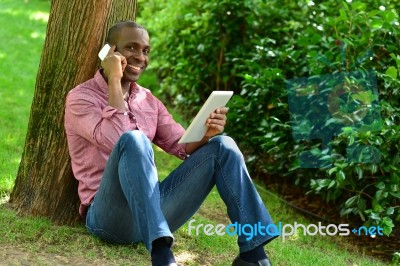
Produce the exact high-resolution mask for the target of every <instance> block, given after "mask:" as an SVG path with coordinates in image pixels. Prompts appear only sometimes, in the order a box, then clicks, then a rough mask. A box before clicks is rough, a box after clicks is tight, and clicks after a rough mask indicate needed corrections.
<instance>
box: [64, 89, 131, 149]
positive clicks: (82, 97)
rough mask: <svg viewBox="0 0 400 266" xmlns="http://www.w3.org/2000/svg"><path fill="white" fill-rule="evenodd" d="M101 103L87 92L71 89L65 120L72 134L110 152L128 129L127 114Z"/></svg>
mask: <svg viewBox="0 0 400 266" xmlns="http://www.w3.org/2000/svg"><path fill="white" fill-rule="evenodd" d="M102 105H103V104H101V103H100V102H98V99H96V98H95V97H92V96H90V95H88V94H87V93H82V92H81V91H72V92H70V93H69V94H68V96H67V101H66V113H65V122H66V127H67V128H70V131H71V132H74V134H76V135H79V136H81V137H83V138H85V139H86V140H88V141H90V142H91V143H93V144H94V145H96V146H98V147H101V148H102V149H105V150H106V151H107V152H111V151H112V149H113V147H114V145H115V143H116V142H117V140H118V139H119V137H120V136H121V135H122V134H123V133H124V132H125V131H127V130H129V127H130V122H129V115H128V114H127V112H123V111H121V110H118V109H116V108H113V107H111V106H102Z"/></svg>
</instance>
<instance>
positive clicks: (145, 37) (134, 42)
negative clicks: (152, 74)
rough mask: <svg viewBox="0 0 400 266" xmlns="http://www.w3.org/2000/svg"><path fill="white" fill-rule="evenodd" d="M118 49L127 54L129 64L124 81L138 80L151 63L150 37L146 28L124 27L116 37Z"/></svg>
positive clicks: (122, 53) (124, 54)
mask: <svg viewBox="0 0 400 266" xmlns="http://www.w3.org/2000/svg"><path fill="white" fill-rule="evenodd" d="M115 45H116V46H117V48H116V50H117V52H119V53H120V54H121V55H123V56H125V58H126V61H127V63H128V65H127V66H126V68H125V70H124V76H123V78H122V81H126V82H136V81H137V80H138V79H139V77H140V75H141V74H142V72H143V71H144V70H145V69H146V67H147V65H148V64H149V53H150V38H149V34H148V33H147V31H146V30H144V29H140V28H133V27H124V28H122V29H121V30H120V32H119V34H118V37H117V38H116V43H115Z"/></svg>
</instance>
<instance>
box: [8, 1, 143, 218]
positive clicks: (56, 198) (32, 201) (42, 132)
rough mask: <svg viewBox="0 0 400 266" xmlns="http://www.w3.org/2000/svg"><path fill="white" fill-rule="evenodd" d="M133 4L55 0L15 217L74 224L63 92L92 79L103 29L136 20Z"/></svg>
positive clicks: (73, 184)
mask: <svg viewBox="0 0 400 266" xmlns="http://www.w3.org/2000/svg"><path fill="white" fill-rule="evenodd" d="M136 7H137V0H102V1H98V0H67V1H66V0H53V1H52V3H51V10H50V18H49V22H48V25H47V34H46V40H45V44H44V48H43V52H42V57H41V62H40V66H39V71H38V75H37V79H36V87H35V95H34V99H33V102H32V109H31V114H30V120H29V127H28V133H27V136H26V141H25V147H24V152H23V155H22V159H21V163H20V166H19V170H18V175H17V178H16V181H15V186H14V190H13V192H12V194H11V196H10V204H11V206H13V207H14V208H15V209H16V210H17V211H18V213H20V214H27V215H34V216H46V217H49V218H50V219H51V220H52V221H54V222H55V223H57V224H70V225H72V224H76V223H78V222H80V217H79V214H78V206H79V198H78V194H77V187H78V182H77V181H76V179H75V178H74V177H73V174H72V169H71V163H70V157H69V154H68V148H67V141H66V136H65V131H64V108H65V97H66V95H67V93H68V92H69V91H70V90H71V89H72V88H74V87H75V86H76V85H78V84H79V83H82V82H84V81H86V80H88V79H90V78H92V77H93V75H94V73H95V72H96V70H97V68H98V65H99V60H98V57H97V53H98V51H99V50H100V48H101V46H102V44H103V43H104V39H105V35H106V32H107V29H108V28H109V27H110V26H111V25H112V24H114V23H115V22H117V21H120V20H125V19H130V20H135V13H136Z"/></svg>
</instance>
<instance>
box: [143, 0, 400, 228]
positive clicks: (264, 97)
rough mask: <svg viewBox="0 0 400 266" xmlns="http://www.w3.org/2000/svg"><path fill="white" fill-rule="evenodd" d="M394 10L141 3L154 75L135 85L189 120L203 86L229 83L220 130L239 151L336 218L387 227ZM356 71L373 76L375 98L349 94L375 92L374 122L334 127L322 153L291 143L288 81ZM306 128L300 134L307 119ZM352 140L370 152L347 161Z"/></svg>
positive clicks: (393, 165) (343, 5) (391, 6)
mask: <svg viewBox="0 0 400 266" xmlns="http://www.w3.org/2000/svg"><path fill="white" fill-rule="evenodd" d="M397 10H400V3H398V2H397V1H387V0H384V1H372V0H367V1H333V0H330V1H321V2H318V3H315V2H313V1H304V0H300V1H285V0H283V1H277V0H275V1H274V0H272V1H265V0H243V1H235V0H221V1H214V2H209V1H194V0H177V1H164V0H162V1H161V0H158V1H155V0H147V1H141V2H140V3H139V13H138V18H139V19H138V21H139V22H140V23H142V24H143V25H144V26H146V27H147V29H148V30H149V32H150V35H151V40H152V58H153V59H152V63H151V69H150V71H151V72H152V73H153V74H154V75H156V77H157V79H158V81H159V82H160V86H158V85H157V83H154V84H144V85H146V86H152V90H153V91H154V90H158V93H159V94H160V95H162V96H163V97H164V98H165V99H164V100H166V101H167V102H169V103H173V104H175V105H176V106H177V107H178V108H179V109H180V111H181V112H182V113H183V114H184V115H185V117H186V119H190V118H191V117H193V115H194V114H195V113H196V112H197V110H198V108H199V107H200V106H201V104H202V103H203V102H204V100H205V98H206V97H207V96H208V95H209V93H210V92H211V91H213V90H233V91H234V92H235V96H234V98H233V100H232V101H231V102H230V103H229V107H230V109H231V111H230V112H229V117H228V121H229V125H228V127H227V129H226V131H227V133H228V134H230V135H231V136H233V137H234V138H235V139H236V140H237V142H238V143H239V144H240V146H241V148H242V149H243V150H245V152H246V154H247V155H248V163H249V165H250V166H251V168H252V170H255V169H258V170H260V169H261V170H262V171H264V172H265V173H267V175H266V176H279V177H281V178H285V179H286V180H289V181H290V182H293V183H294V184H297V185H298V186H301V187H303V188H305V190H306V191H309V192H313V193H317V194H320V195H321V197H323V198H324V199H325V200H327V201H328V202H331V203H332V204H334V205H336V206H338V211H340V213H341V215H343V216H350V217H351V218H355V217H358V219H359V221H360V222H361V223H364V224H366V225H379V226H381V227H382V228H383V231H384V233H385V234H386V235H390V234H391V232H392V230H393V228H395V224H398V223H399V222H400V188H399V183H400V181H399V160H400V158H399V154H398V153H399V140H400V135H399V134H400V133H399V114H400V112H399V111H400V109H399V107H398V102H399V93H400V91H399V88H400V80H399V75H398V73H399V71H400V55H399V41H400V40H399V34H400V28H399V17H398V13H397ZM154 14H157V15H156V16H155V15H154ZM354 71H372V72H373V73H374V75H376V80H377V83H376V93H377V96H378V97H375V98H374V95H372V94H369V95H368V96H366V97H367V98H363V99H361V98H360V97H361V96H360V95H355V94H357V93H353V94H351V93H348V95H349V96H351V101H352V102H356V103H358V104H359V103H360V102H362V103H369V104H371V102H374V101H375V103H377V101H378V99H377V98H379V108H380V109H379V110H378V111H379V113H380V118H379V121H375V122H374V119H372V121H364V122H363V123H364V124H363V125H361V126H360V125H358V126H354V125H350V126H346V127H343V128H342V130H341V131H339V132H337V134H335V135H334V136H333V139H332V141H331V142H330V143H329V146H330V147H331V150H330V151H331V152H330V153H327V152H326V150H324V147H322V146H321V145H322V144H321V143H319V142H318V141H307V140H305V141H304V140H303V141H301V140H296V139H294V138H293V135H292V134H293V132H292V126H293V121H291V119H293V117H291V115H290V110H289V106H288V93H287V84H288V82H291V81H292V80H293V79H295V78H301V77H306V78H308V77H319V78H320V80H319V81H318V82H321V77H323V76H322V75H337V74H346V73H350V72H354ZM357 99H361V101H360V100H357ZM375 111H376V110H375ZM331 118H332V119H331V120H329V121H330V122H329V123H331V124H332V125H338V123H339V122H338V121H337V119H335V117H331ZM375 120H376V119H375ZM324 121H326V119H325V120H324ZM306 126H308V128H307V130H306V131H308V132H310V131H312V130H313V129H315V127H316V125H313V124H310V125H306ZM350 145H351V146H352V147H356V148H359V149H360V151H361V152H360V153H359V154H356V155H354V156H355V157H357V156H358V157H359V156H365V155H367V156H369V157H371V152H370V150H363V147H365V146H366V145H368V146H370V147H374V148H375V149H377V150H378V151H379V158H378V159H379V160H375V161H374V160H370V161H368V160H367V161H366V162H365V161H364V163H360V162H357V160H356V161H351V160H348V159H347V158H346V147H349V146H350ZM308 150H311V151H313V156H316V157H315V158H317V160H322V161H324V160H328V161H329V162H331V163H332V164H331V165H330V166H329V167H322V168H320V169H307V168H302V167H301V165H300V162H299V158H300V156H301V154H302V153H303V152H304V151H308Z"/></svg>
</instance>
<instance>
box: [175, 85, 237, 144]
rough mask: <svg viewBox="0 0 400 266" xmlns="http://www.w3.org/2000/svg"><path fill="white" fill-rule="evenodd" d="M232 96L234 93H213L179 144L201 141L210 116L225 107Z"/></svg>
mask: <svg viewBox="0 0 400 266" xmlns="http://www.w3.org/2000/svg"><path fill="white" fill-rule="evenodd" d="M232 95H233V91H213V92H212V93H211V94H210V96H209V97H208V99H207V101H206V102H205V103H204V105H203V106H202V107H201V109H200V111H199V112H198V113H197V115H196V117H195V118H194V119H193V121H192V123H191V124H190V125H189V127H188V128H187V129H186V131H185V134H183V136H182V138H181V139H180V140H179V142H178V143H179V144H180V143H189V142H196V141H200V140H201V139H202V138H203V137H204V135H205V134H206V132H207V126H206V121H207V119H208V118H209V117H210V114H211V113H212V112H214V111H215V109H217V108H219V107H224V106H225V105H226V104H227V103H228V101H229V99H230V98H231V97H232Z"/></svg>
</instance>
